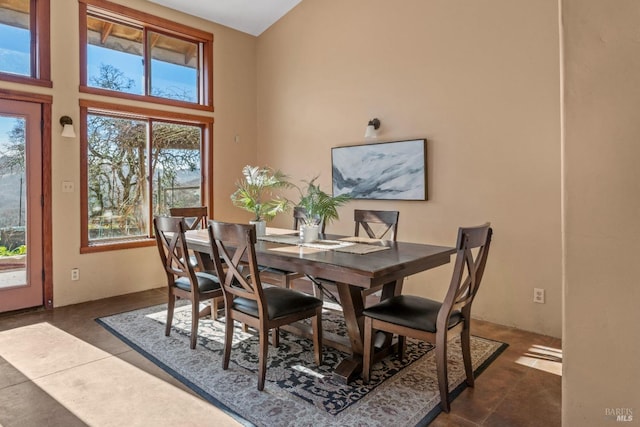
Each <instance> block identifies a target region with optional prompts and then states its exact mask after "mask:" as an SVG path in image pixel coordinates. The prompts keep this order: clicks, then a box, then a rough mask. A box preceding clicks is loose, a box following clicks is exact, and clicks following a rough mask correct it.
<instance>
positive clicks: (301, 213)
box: [293, 206, 325, 233]
mask: <svg viewBox="0 0 640 427" xmlns="http://www.w3.org/2000/svg"><path fill="white" fill-rule="evenodd" d="M306 220H307V210H306V209H305V208H303V207H302V206H295V207H294V208H293V229H294V230H299V229H300V226H301V225H303V224H304V223H305V221H306ZM324 229H325V222H324V219H323V220H322V221H320V233H324Z"/></svg>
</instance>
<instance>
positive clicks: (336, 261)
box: [186, 228, 455, 383]
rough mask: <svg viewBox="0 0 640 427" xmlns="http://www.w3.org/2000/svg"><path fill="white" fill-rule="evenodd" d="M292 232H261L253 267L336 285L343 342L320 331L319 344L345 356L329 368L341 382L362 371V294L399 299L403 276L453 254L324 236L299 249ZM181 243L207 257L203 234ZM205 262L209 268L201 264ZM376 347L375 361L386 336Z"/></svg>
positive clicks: (386, 346) (300, 328) (305, 329)
mask: <svg viewBox="0 0 640 427" xmlns="http://www.w3.org/2000/svg"><path fill="white" fill-rule="evenodd" d="M295 233H296V232H295V231H294V230H284V229H275V228H267V235H266V236H264V237H259V238H258V242H257V243H256V245H255V250H256V256H257V259H258V263H259V264H260V265H262V266H269V267H271V268H277V269H281V270H285V271H296V272H300V273H304V274H306V275H309V276H311V277H314V278H320V279H325V280H329V281H332V282H334V283H335V284H336V287H337V290H338V296H339V299H340V304H341V306H342V313H343V315H344V319H345V324H346V328H347V334H348V339H347V338H345V337H342V336H338V335H334V334H327V333H325V334H324V337H323V342H324V344H325V345H330V346H333V347H335V348H338V349H340V350H342V351H345V352H347V353H350V356H349V357H347V358H345V359H344V360H342V362H340V363H339V364H338V366H337V367H336V368H335V370H334V378H335V379H337V380H338V381H340V382H344V383H348V382H349V381H351V380H352V379H353V378H354V377H355V376H356V375H358V374H359V373H360V371H361V369H362V355H363V352H364V348H363V341H364V339H363V338H364V330H363V326H364V317H363V314H362V311H363V310H364V306H365V299H366V298H365V295H366V294H367V293H369V292H371V291H373V290H375V289H380V290H381V292H382V293H381V299H385V298H388V297H390V296H393V295H399V294H400V293H401V292H402V285H403V281H404V279H405V278H406V277H408V276H411V275H412V274H416V273H420V272H422V271H426V270H429V269H431V268H435V267H438V266H441V265H444V264H447V263H448V262H449V261H450V258H451V255H452V254H453V253H455V248H452V247H446V246H436V245H429V244H423V243H408V242H394V241H388V240H372V239H366V238H356V237H345V236H337V235H329V234H324V235H320V238H321V239H322V240H320V241H319V242H317V244H314V243H313V242H312V243H309V244H306V245H302V244H301V243H299V242H298V240H297V238H296V235H295ZM186 239H187V245H188V247H189V249H191V250H193V251H195V252H200V253H201V254H207V255H211V247H210V243H209V236H208V234H207V230H193V231H187V233H186ZM341 242H344V243H341ZM203 259H204V260H205V266H204V267H205V268H207V269H213V263H212V262H211V259H210V257H208V256H205V257H203ZM206 260H208V262H209V263H211V264H210V265H206V263H207V261H206ZM293 328H294V329H295V331H294V332H296V333H300V334H302V335H304V336H310V334H311V330H310V327H309V326H308V325H304V324H296V325H295V326H294V327H293ZM381 346H382V348H380V349H379V351H377V352H376V357H377V358H379V357H384V356H385V355H386V354H389V352H390V351H391V350H392V348H393V347H392V343H391V340H390V338H389V337H387V338H385V343H383V344H381Z"/></svg>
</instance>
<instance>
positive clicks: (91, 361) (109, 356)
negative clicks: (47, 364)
mask: <svg viewBox="0 0 640 427" xmlns="http://www.w3.org/2000/svg"><path fill="white" fill-rule="evenodd" d="M113 357H116V356H115V355H112V354H109V355H107V356H104V357H99V358H96V359H93V360H90V361H88V362H83V363H78V364H76V365H73V366H68V367H66V368H63V369H59V370H57V371H52V372H49V373H47V374H44V375H40V376H38V377H36V378H29V381H31V382H32V383H34V384H36V381H39V380H42V379H44V378H47V377H50V376H52V375H58V374H60V373H63V372H65V371H69V370H71V369H75V368H79V367H81V366H87V365H89V364H91V363H95V362H101V361H103V360H106V359H110V358H113ZM0 427H1V426H0Z"/></svg>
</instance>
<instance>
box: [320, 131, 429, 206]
mask: <svg viewBox="0 0 640 427" xmlns="http://www.w3.org/2000/svg"><path fill="white" fill-rule="evenodd" d="M331 181H332V187H333V195H334V196H337V195H340V194H348V195H349V196H350V197H351V198H353V199H368V200H427V141H426V139H412V140H404V141H391V142H379V143H373V144H362V145H349V146H343V147H333V148H332V149H331Z"/></svg>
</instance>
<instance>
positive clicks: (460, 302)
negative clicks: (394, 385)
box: [362, 223, 493, 412]
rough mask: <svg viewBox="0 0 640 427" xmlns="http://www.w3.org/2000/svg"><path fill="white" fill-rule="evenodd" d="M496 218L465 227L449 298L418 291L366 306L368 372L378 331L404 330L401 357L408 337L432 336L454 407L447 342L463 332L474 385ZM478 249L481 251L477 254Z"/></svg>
mask: <svg viewBox="0 0 640 427" xmlns="http://www.w3.org/2000/svg"><path fill="white" fill-rule="evenodd" d="M492 233H493V231H492V229H491V227H490V224H488V223H487V224H485V225H482V226H479V227H467V228H460V229H459V230H458V241H457V243H456V260H455V265H454V268H453V276H452V278H451V283H450V285H449V289H448V291H447V294H446V296H445V298H444V301H443V302H438V301H433V300H430V299H427V298H421V297H418V296H412V295H398V296H394V297H391V298H388V299H386V300H384V301H381V302H380V303H378V304H376V305H373V306H371V307H369V308H367V309H365V310H364V311H363V314H364V355H363V368H362V377H363V380H364V382H365V383H369V380H370V379H371V364H372V361H373V356H374V348H373V345H374V340H375V335H376V331H386V332H390V333H393V334H398V357H399V358H400V359H402V358H403V357H404V352H405V349H406V337H412V338H415V339H419V340H422V341H428V342H430V343H432V344H435V346H436V350H435V351H436V368H437V372H438V385H439V388H440V405H441V406H442V409H443V410H444V411H445V412H449V409H450V401H449V389H448V384H449V382H448V372H447V342H448V340H450V339H452V338H454V337H456V336H458V335H459V336H460V340H461V345H462V358H463V361H464V370H465V374H466V382H467V384H468V385H469V387H473V385H474V378H473V367H472V364H471V343H470V336H471V332H470V330H471V304H472V303H473V300H474V298H475V296H476V294H477V293H478V288H479V287H480V281H481V280H482V275H483V274H484V268H485V265H486V262H487V256H488V254H489V246H490V244H491V235H492ZM474 252H475V256H474Z"/></svg>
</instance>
